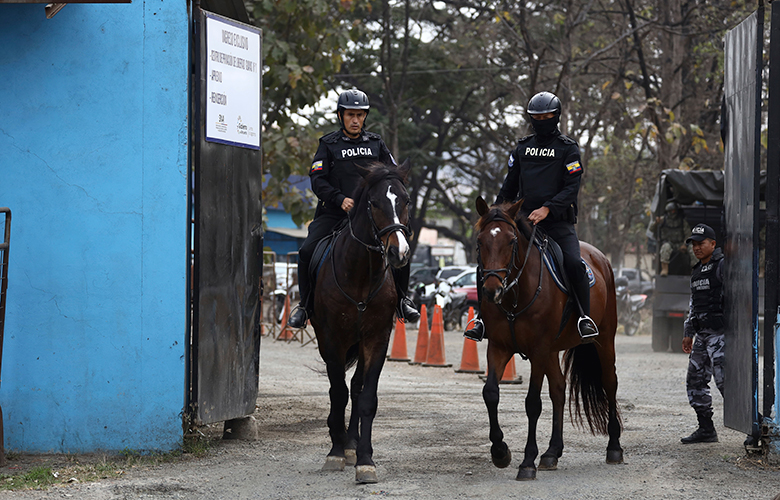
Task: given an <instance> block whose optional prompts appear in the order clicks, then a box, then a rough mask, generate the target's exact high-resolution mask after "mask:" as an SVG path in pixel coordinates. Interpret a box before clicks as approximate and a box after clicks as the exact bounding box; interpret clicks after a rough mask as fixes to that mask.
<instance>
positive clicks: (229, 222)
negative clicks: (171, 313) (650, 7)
mask: <svg viewBox="0 0 780 500" xmlns="http://www.w3.org/2000/svg"><path fill="white" fill-rule="evenodd" d="M193 17H194V19H193V21H194V30H193V35H192V36H193V39H192V43H191V46H192V47H193V49H192V52H191V54H192V56H191V59H192V63H193V68H194V69H193V75H192V81H191V85H190V88H191V96H192V97H191V112H190V116H191V127H190V129H191V130H190V133H191V137H192V144H193V152H192V161H191V164H192V172H191V174H192V175H194V186H193V196H192V201H193V205H194V207H193V219H194V239H193V249H194V254H193V255H194V259H193V260H194V262H193V272H192V281H193V282H192V287H191V289H192V320H191V321H192V325H191V328H190V332H191V339H190V346H189V347H190V351H189V356H188V377H189V380H188V387H189V393H188V398H187V399H188V401H187V409H188V413H189V415H188V416H189V420H190V423H191V424H196V425H200V424H205V423H210V422H219V421H224V420H230V419H233V418H237V417H241V416H244V415H249V414H251V413H252V412H253V411H254V408H255V400H256V398H257V387H258V372H259V356H260V337H261V330H260V328H261V327H260V300H261V293H262V292H261V282H262V247H263V240H262V236H263V235H262V199H261V188H262V171H261V164H260V161H261V156H260V148H259V134H260V130H259V127H257V128H255V129H254V133H255V134H257V137H256V140H257V145H256V146H255V145H249V146H248V145H246V144H241V143H237V142H235V141H231V140H230V139H229V137H230V134H231V133H234V132H235V131H236V130H238V132H239V133H244V134H245V133H246V131H247V130H249V131H250V135H251V131H252V126H251V125H250V126H249V127H248V128H247V125H246V124H247V123H250V124H251V123H254V122H253V120H255V121H256V122H257V123H259V109H258V110H257V113H258V116H256V117H255V116H253V115H252V112H251V106H248V108H249V111H247V114H244V115H243V116H241V115H239V116H238V120H237V122H236V120H232V121H231V119H230V117H229V116H226V115H223V114H221V113H220V114H219V115H216V114H213V116H210V115H209V112H210V111H209V110H210V109H212V108H210V107H209V106H211V105H213V104H214V103H217V104H229V103H230V100H231V95H230V93H229V92H227V91H224V92H223V91H221V90H217V91H215V89H214V88H209V87H210V85H218V86H219V85H224V81H223V78H227V76H223V71H222V69H223V68H224V74H225V75H228V74H229V72H230V71H234V70H235V71H251V69H252V64H254V65H255V66H257V61H254V62H253V61H252V60H251V59H250V58H247V59H246V60H244V59H243V58H242V57H237V56H234V55H231V54H230V53H228V50H222V49H215V48H214V47H209V43H212V44H215V42H213V40H214V39H213V36H214V34H212V38H211V39H209V38H208V36H209V33H207V31H208V29H210V28H209V27H210V26H216V25H217V24H218V25H219V26H221V28H220V29H221V31H222V32H221V34H220V38H219V42H218V43H225V44H227V45H229V46H231V47H239V48H241V49H243V48H246V47H245V45H247V44H248V43H249V42H247V41H246V37H245V36H243V35H242V33H243V34H247V33H249V34H250V38H251V35H252V34H256V35H257V39H258V41H259V43H262V42H261V39H260V38H259V34H260V30H259V29H257V28H255V27H253V26H249V25H245V24H242V23H239V22H237V21H234V20H232V19H228V18H223V17H221V16H216V15H214V14H212V13H209V12H206V11H203V10H201V9H200V8H197V7H196V8H195V11H194V13H193ZM217 22H218V23H217ZM214 30H215V32H216V28H215V29H214ZM227 45H226V46H227ZM228 48H230V47H228ZM255 48H256V47H255ZM261 53H262V52H261V51H260V52H258V55H259V54H261ZM217 63H218V64H220V65H221V66H219V68H220V69H219V71H216V70H214V69H212V70H211V72H210V73H209V74H207V72H208V71H209V64H217ZM261 67H262V65H260V68H261ZM255 70H256V71H260V69H259V68H256V67H255ZM214 82H216V83H214ZM257 92H258V94H257V96H256V97H257V99H258V101H257V102H258V103H259V102H260V101H259V99H261V96H260V89H259V88H258V89H257ZM207 94H208V95H207ZM253 98H254V97H253ZM232 99H233V100H235V99H236V96H235V95H233V96H232ZM239 100H240V97H239ZM242 104H243V103H242ZM225 109H227V108H225ZM242 109H243V108H242ZM212 126H216V127H217V128H216V130H217V132H216V134H219V133H220V132H224V133H225V134H226V135H225V137H228V139H225V140H222V139H215V138H214V137H212V136H211V135H210V134H211V132H210V129H209V127H212Z"/></svg>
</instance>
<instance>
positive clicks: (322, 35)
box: [245, 0, 371, 224]
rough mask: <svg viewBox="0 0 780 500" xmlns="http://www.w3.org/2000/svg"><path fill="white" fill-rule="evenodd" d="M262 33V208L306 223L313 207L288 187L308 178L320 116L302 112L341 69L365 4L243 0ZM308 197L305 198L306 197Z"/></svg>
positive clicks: (359, 27)
mask: <svg viewBox="0 0 780 500" xmlns="http://www.w3.org/2000/svg"><path fill="white" fill-rule="evenodd" d="M245 5H246V8H247V11H248V12H249V14H250V16H251V18H252V22H253V23H254V24H255V25H257V26H259V27H260V28H262V29H263V111H264V114H263V143H262V148H263V165H262V168H263V172H264V174H265V175H266V179H267V181H268V182H267V185H266V187H265V189H264V190H263V199H264V203H265V205H273V204H276V203H278V202H280V201H281V202H282V203H283V205H284V208H285V210H286V211H287V212H289V213H291V214H292V217H293V220H294V221H295V222H296V223H298V224H301V223H303V222H305V221H306V220H310V219H311V217H312V215H313V207H312V206H311V205H310V204H308V203H306V200H305V199H304V197H303V196H302V195H303V193H299V192H298V191H297V190H295V189H294V188H291V187H290V184H289V182H288V178H289V177H290V175H293V174H298V175H307V174H308V172H309V166H310V164H311V158H312V156H313V155H314V151H316V149H317V132H318V126H319V125H320V123H319V122H320V121H321V119H322V117H321V116H320V115H319V114H317V113H309V114H308V115H304V114H303V113H302V111H303V110H304V109H305V108H307V107H310V106H314V105H315V104H316V103H317V102H319V101H320V100H321V99H322V97H323V96H324V95H325V94H326V93H327V91H328V90H329V89H328V85H327V83H326V81H327V78H328V77H329V76H330V75H332V74H335V73H338V71H339V70H340V68H341V64H342V62H343V60H344V51H345V50H346V48H347V47H348V46H349V44H350V43H353V41H354V40H356V39H357V38H358V37H359V36H360V34H361V32H362V29H363V25H362V23H361V22H360V18H361V17H363V16H364V15H365V12H366V9H370V7H371V4H370V2H368V1H367V0H341V1H335V2H334V1H322V0H246V2H245ZM309 198H310V199H311V197H309Z"/></svg>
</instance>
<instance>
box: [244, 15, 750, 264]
mask: <svg viewBox="0 0 780 500" xmlns="http://www.w3.org/2000/svg"><path fill="white" fill-rule="evenodd" d="M247 6H248V8H250V11H251V14H252V16H253V18H254V19H255V20H256V21H255V22H256V24H257V25H258V26H261V27H262V28H263V30H264V31H263V33H264V57H265V61H264V62H265V73H264V76H263V85H264V109H265V110H266V116H265V119H264V122H263V123H264V131H263V151H264V159H263V167H264V169H265V172H266V173H267V174H270V176H271V179H270V181H271V182H269V184H268V187H267V189H266V190H265V192H264V195H265V200H266V204H272V203H275V202H277V201H281V202H282V203H283V206H284V207H285V209H286V210H288V211H289V212H291V213H292V214H293V216H294V217H295V218H296V220H298V221H300V220H303V219H305V218H306V217H307V216H309V215H310V214H311V206H310V205H309V204H307V203H306V202H304V201H303V200H302V193H298V192H294V191H293V192H292V193H291V194H287V193H290V190H289V188H288V186H286V185H285V179H286V178H287V176H289V175H291V174H299V175H305V174H306V172H307V170H308V166H309V161H310V159H311V157H312V155H313V153H314V151H315V149H316V144H317V143H316V140H317V137H318V136H319V135H321V134H322V132H323V131H326V130H328V129H332V128H334V124H333V123H332V118H331V120H325V117H324V116H323V115H321V114H317V113H312V112H308V111H306V113H303V110H304V108H306V107H307V106H309V107H310V106H312V105H314V104H315V103H317V102H318V101H320V100H321V99H322V98H323V97H324V96H326V95H327V92H328V91H329V90H331V89H332V90H341V89H343V88H349V87H353V86H356V87H358V88H360V89H362V90H364V91H366V92H367V93H368V95H369V97H370V99H371V103H372V110H371V114H370V115H369V119H368V121H367V126H368V127H369V129H371V130H373V131H375V132H378V133H380V134H382V136H383V137H384V139H385V142H387V144H388V145H389V146H390V147H391V149H393V152H394V154H396V156H397V157H398V159H399V160H401V159H404V158H406V157H410V158H411V160H412V165H413V170H412V175H411V179H410V182H409V184H410V194H411V196H412V200H413V210H412V216H413V228H414V229H415V232H416V233H418V234H419V228H420V227H426V226H427V227H436V228H439V229H440V233H443V234H445V235H447V236H449V237H452V238H455V239H458V240H460V241H461V242H463V243H464V245H465V246H466V248H467V249H473V242H472V240H471V238H472V235H471V227H472V225H473V222H474V219H475V216H474V209H473V203H474V198H475V197H476V195H478V194H481V195H483V196H485V197H486V199H488V200H491V199H492V198H494V197H495V195H496V193H497V191H498V189H499V187H500V186H501V183H502V181H503V178H504V176H505V175H506V158H507V155H508V153H509V151H510V150H511V149H512V148H513V147H514V145H515V144H516V140H517V139H518V138H519V137H522V136H524V135H526V134H527V130H528V129H527V127H526V123H525V118H524V116H523V111H524V107H525V104H526V102H527V101H528V99H529V98H530V97H531V96H532V95H533V94H534V93H536V92H539V91H541V90H549V91H552V92H555V93H556V94H557V95H558V96H559V97H560V98H561V99H562V101H563V104H564V115H563V117H562V130H563V131H564V133H566V134H567V135H570V136H572V137H574V138H576V139H578V141H579V142H580V146H581V152H582V157H583V165H584V171H585V174H584V177H583V186H582V190H581V196H580V226H579V230H580V235H581V237H583V239H586V240H590V241H592V242H594V243H596V244H597V245H599V246H602V247H603V248H606V249H609V251H610V253H612V254H613V257H614V256H615V255H618V256H619V255H622V252H623V251H624V249H626V248H628V246H636V245H640V244H641V243H642V241H643V238H644V236H643V234H644V230H643V225H644V224H646V222H647V220H646V217H647V215H646V212H647V204H648V203H649V200H650V197H651V196H652V192H653V188H654V184H655V179H656V178H657V175H658V173H659V172H660V170H661V169H663V168H677V167H682V168H690V169H708V168H719V167H720V165H722V162H723V150H722V147H721V146H720V138H719V124H718V119H719V115H720V103H721V98H722V95H723V52H722V39H723V35H724V33H725V31H726V30H728V29H731V28H733V27H734V26H736V25H737V24H738V23H739V22H740V21H741V20H742V19H744V18H745V17H746V16H747V15H748V14H749V13H750V12H751V11H752V9H753V4H752V3H748V2H732V1H730V0H715V1H712V2H685V1H683V0H664V1H663V2H662V1H661V0H632V1H631V2H617V3H615V2H609V7H608V8H605V7H604V6H603V5H602V4H600V3H598V2H596V3H594V2H571V1H563V0H554V1H548V2H503V3H499V4H497V3H496V2H492V1H487V0H482V1H479V0H466V1H463V0H458V1H455V0H442V1H438V2H429V1H427V0H395V1H392V2H391V1H389V0H382V1H378V0H373V1H368V0H362V1H358V0H355V1H346V0H341V1H337V0H298V1H291V2H285V1H273V0H255V1H251V2H248V3H247ZM308 109H310V108H307V110H308ZM304 114H305V117H304V116H303V115H304ZM445 218H446V219H449V223H448V224H446V228H445V227H444V226H445V224H444V223H443V219H445ZM471 257H472V258H473V257H474V255H473V254H472V256H471ZM618 258H619V257H618Z"/></svg>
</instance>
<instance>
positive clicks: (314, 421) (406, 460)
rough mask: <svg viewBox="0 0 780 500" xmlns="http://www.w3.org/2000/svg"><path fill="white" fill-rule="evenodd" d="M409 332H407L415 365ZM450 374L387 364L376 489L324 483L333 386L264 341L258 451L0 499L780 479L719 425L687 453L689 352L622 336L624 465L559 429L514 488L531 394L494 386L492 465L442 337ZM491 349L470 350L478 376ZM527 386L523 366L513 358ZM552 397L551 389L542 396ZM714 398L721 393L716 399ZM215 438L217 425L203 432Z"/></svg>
mask: <svg viewBox="0 0 780 500" xmlns="http://www.w3.org/2000/svg"><path fill="white" fill-rule="evenodd" d="M416 338H417V331H416V330H412V329H409V330H407V351H408V353H409V354H410V355H411V356H413V355H414V347H415V342H416ZM445 346H446V357H447V362H449V363H452V364H453V365H454V366H453V367H451V368H432V367H421V366H412V365H409V364H407V363H404V362H387V363H386V365H385V369H384V371H383V373H382V378H381V380H380V384H379V411H378V415H377V419H376V420H375V424H374V442H373V445H374V452H375V454H374V459H375V461H376V463H377V473H378V475H379V479H380V482H379V483H378V484H374V485H357V484H355V480H354V477H355V474H354V469H352V468H349V467H348V468H347V470H345V471H344V472H337V473H333V472H331V473H325V472H321V471H320V468H321V466H322V464H323V462H324V460H325V456H326V454H327V452H328V449H329V447H330V444H329V438H328V431H327V426H326V415H327V412H328V396H327V394H328V381H327V379H326V378H325V377H324V376H323V375H321V374H320V371H321V369H322V368H323V366H324V365H323V364H322V362H321V360H320V358H319V354H318V352H317V350H316V347H314V346H313V345H311V344H310V345H308V346H306V347H301V346H300V344H287V343H284V342H280V341H274V340H273V339H271V338H265V339H263V344H262V347H261V365H260V394H259V397H258V399H257V410H256V411H255V414H254V418H255V419H256V421H257V430H258V439H257V440H255V441H235V440H231V441H218V442H217V443H216V444H215V445H214V446H213V447H212V449H210V450H209V452H208V453H207V454H206V456H205V457H203V458H199V459H187V460H178V461H173V462H172V463H166V464H162V465H156V466H151V467H134V468H131V469H128V470H127V471H126V473H125V474H123V476H122V477H121V478H120V479H110V480H102V481H100V482H95V483H82V484H67V485H55V486H53V487H51V488H50V489H49V490H48V491H23V492H2V493H0V500H2V499H6V498H9V499H10V498H14V499H17V498H18V499H27V498H45V499H49V498H77V499H85V500H97V499H147V498H165V499H184V498H186V499H229V500H242V499H304V498H305V499H334V500H335V499H339V500H340V499H370V498H380V497H389V498H396V499H423V500H428V499H439V498H441V499H444V498H447V499H451V498H491V499H492V498H528V499H541V498H578V499H588V498H599V499H602V498H620V499H625V498H649V499H678V498H679V499H683V498H684V499H715V498H717V499H767V500H769V499H772V498H774V497H775V495H777V494H778V493H780V470H779V469H778V468H777V467H767V466H764V465H762V463H761V462H759V461H758V459H757V457H752V458H751V457H747V456H746V455H745V452H744V448H743V446H742V441H743V439H744V435H742V434H740V433H738V432H736V431H733V430H730V429H726V428H724V427H723V425H722V416H721V409H722V400H721V399H720V396H719V395H716V396H715V408H716V428H717V430H718V433H719V435H720V442H718V443H714V444H695V445H682V444H681V443H680V437H681V436H685V435H687V434H689V433H690V432H691V431H693V429H694V428H695V416H694V413H693V411H692V410H691V409H690V407H689V406H688V402H687V399H686V396H685V367H686V364H687V356H685V355H682V354H673V353H654V352H652V349H651V347H650V337H649V335H647V334H646V333H645V334H644V335H637V336H634V337H626V336H623V335H619V336H618V339H617V351H618V358H617V359H618V361H617V363H618V377H619V381H620V388H619V391H618V399H619V403H620V405H621V408H622V416H623V423H624V431H623V437H622V445H623V448H624V450H625V464H623V465H607V464H606V463H605V448H606V443H607V440H606V437H603V436H597V437H594V436H591V435H590V434H588V433H586V432H584V431H582V430H579V429H576V428H574V427H572V425H571V423H570V422H569V421H568V420H567V422H566V424H565V427H564V441H565V445H566V448H565V449H564V453H563V457H562V458H561V459H560V462H559V468H558V470H557V471H549V472H547V471H540V472H539V473H538V476H537V480H536V481H530V482H518V481H515V479H514V478H515V474H516V473H517V466H518V465H519V462H520V457H521V456H522V449H523V447H524V444H525V438H526V429H527V421H526V417H525V412H524V397H525V394H526V391H527V386H526V385H525V384H524V383H523V384H513V385H510V384H503V385H501V403H500V405H499V413H500V414H499V418H500V421H501V424H502V426H503V430H504V433H505V441H506V442H507V443H508V445H509V447H510V449H511V450H512V452H513V456H514V458H513V461H512V464H511V465H510V466H509V467H508V468H506V469H497V468H495V467H494V466H493V465H492V463H491V461H490V452H489V450H490V441H489V439H488V418H487V412H486V410H485V406H484V404H483V402H482V395H481V390H482V385H483V382H482V381H481V380H480V379H479V377H478V376H477V375H474V374H460V373H456V372H455V369H456V368H458V367H459V366H460V358H461V351H462V348H463V339H462V337H461V336H460V334H459V333H458V332H447V333H446V334H445ZM486 348H487V346H486V342H482V343H481V344H479V345H478V349H479V353H480V358H479V359H480V363H481V368H482V369H483V370H484V369H485V351H486ZM515 363H516V368H517V373H518V374H519V375H520V376H521V377H523V379H524V380H527V378H528V376H529V375H528V374H529V368H530V365H529V364H528V363H527V362H525V361H522V360H521V359H520V358H519V357H516V358H515ZM545 391H546V388H545ZM716 393H717V391H716ZM543 398H545V399H543V403H544V411H543V413H542V418H541V421H540V425H539V429H540V433H539V436H538V438H539V443H540V448H541V449H542V450H544V449H545V448H546V444H547V441H548V440H549V436H550V426H551V404H550V402H549V399H546V392H545V394H544V395H543ZM204 432H205V433H206V434H208V435H217V433H219V432H220V428H219V427H218V426H211V427H209V428H206V429H204Z"/></svg>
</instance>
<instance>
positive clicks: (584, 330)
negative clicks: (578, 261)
mask: <svg viewBox="0 0 780 500" xmlns="http://www.w3.org/2000/svg"><path fill="white" fill-rule="evenodd" d="M572 288H573V289H574V292H575V293H576V294H577V298H578V299H579V300H580V306H581V307H582V316H580V319H579V320H578V321H577V331H578V332H580V339H582V343H583V344H589V343H591V342H593V341H595V340H596V337H598V336H599V329H598V327H597V326H596V322H595V321H593V320H592V319H591V318H590V316H589V314H590V285H589V283H588V278H587V277H586V276H585V275H584V274H583V276H582V277H581V278H580V279H579V281H577V282H576V283H573V284H572Z"/></svg>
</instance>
